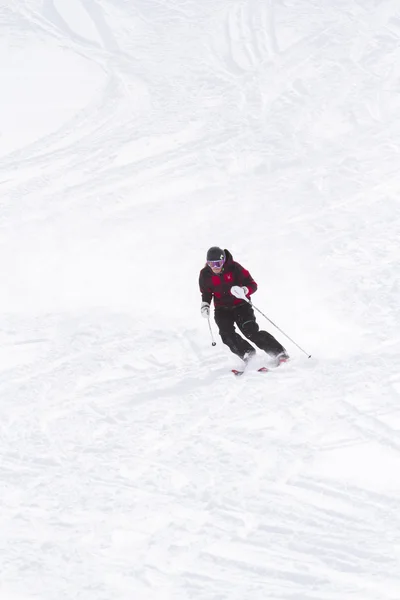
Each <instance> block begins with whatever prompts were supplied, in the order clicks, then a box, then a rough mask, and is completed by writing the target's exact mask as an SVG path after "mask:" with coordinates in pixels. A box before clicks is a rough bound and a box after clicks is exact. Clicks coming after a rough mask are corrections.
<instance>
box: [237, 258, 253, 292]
mask: <svg viewBox="0 0 400 600" xmlns="http://www.w3.org/2000/svg"><path fill="white" fill-rule="evenodd" d="M237 266H238V274H239V282H240V285H241V287H247V289H248V294H247V295H248V296H251V294H254V292H256V291H257V288H258V285H257V283H256V282H255V281H254V279H253V278H252V276H251V275H250V273H249V271H248V270H247V269H245V268H244V267H242V265H239V263H237Z"/></svg>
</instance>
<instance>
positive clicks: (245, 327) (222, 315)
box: [214, 302, 285, 358]
mask: <svg viewBox="0 0 400 600" xmlns="http://www.w3.org/2000/svg"><path fill="white" fill-rule="evenodd" d="M214 318H215V322H216V324H217V326H218V329H219V335H220V336H221V339H222V341H223V343H224V344H226V345H227V346H228V348H229V349H230V350H231V352H233V353H234V354H237V355H238V356H240V358H243V357H244V355H245V354H246V352H254V348H253V346H252V345H251V344H249V342H248V341H247V340H245V339H243V338H242V336H241V335H239V334H238V333H237V331H236V330H235V325H237V326H238V328H239V329H240V331H241V332H242V334H243V335H244V336H245V337H246V338H247V339H249V340H250V341H251V342H253V344H255V345H256V346H257V347H258V348H261V350H264V351H265V352H266V353H267V354H269V355H270V356H277V355H278V354H279V353H280V352H285V348H284V347H283V346H282V344H280V343H279V342H278V340H276V339H275V338H274V337H273V336H272V335H271V334H270V333H268V332H267V331H262V330H260V328H259V326H258V324H257V322H256V318H255V316H254V310H253V308H252V307H251V305H250V304H249V303H247V302H246V304H239V305H238V306H235V307H234V308H223V307H217V308H216V309H215V313H214Z"/></svg>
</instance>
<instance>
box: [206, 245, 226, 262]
mask: <svg viewBox="0 0 400 600" xmlns="http://www.w3.org/2000/svg"><path fill="white" fill-rule="evenodd" d="M214 260H223V261H224V262H225V252H224V251H223V250H222V248H218V246H212V247H211V248H210V249H209V250H208V252H207V261H214Z"/></svg>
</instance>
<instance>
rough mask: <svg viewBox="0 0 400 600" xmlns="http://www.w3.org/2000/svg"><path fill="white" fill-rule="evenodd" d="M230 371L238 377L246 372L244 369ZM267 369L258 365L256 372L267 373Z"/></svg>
mask: <svg viewBox="0 0 400 600" xmlns="http://www.w3.org/2000/svg"><path fill="white" fill-rule="evenodd" d="M231 370H232V373H233V374H234V375H235V376H236V377H240V376H241V375H244V374H245V372H246V369H241V370H239V369H231ZM268 371H269V369H268V368H267V367H260V368H259V369H257V372H258V373H268Z"/></svg>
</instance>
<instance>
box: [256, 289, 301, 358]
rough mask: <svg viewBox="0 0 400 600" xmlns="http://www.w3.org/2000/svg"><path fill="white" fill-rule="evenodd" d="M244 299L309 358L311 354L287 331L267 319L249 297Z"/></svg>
mask: <svg viewBox="0 0 400 600" xmlns="http://www.w3.org/2000/svg"><path fill="white" fill-rule="evenodd" d="M246 300H247V302H248V303H249V304H251V306H252V307H253V308H254V309H255V310H257V311H258V312H259V313H260V315H262V316H263V317H264V319H267V321H269V322H270V323H271V325H273V326H274V327H276V328H277V330H278V331H280V332H281V333H282V334H283V335H284V336H286V337H287V339H288V340H290V341H291V342H292V344H294V345H295V346H297V347H298V349H299V350H301V351H302V352H304V354H306V355H307V358H311V354H309V353H308V352H306V351H305V350H303V348H302V347H301V346H299V344H297V343H296V342H295V341H294V340H292V338H291V337H289V336H288V334H287V333H285V332H284V331H282V329H281V328H280V327H278V325H276V324H275V323H274V322H273V321H271V319H269V318H268V317H267V315H264V313H263V312H261V310H260V309H259V308H257V306H254V304H253V303H252V302H251V301H250V300H249V299H247V298H246Z"/></svg>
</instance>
